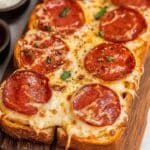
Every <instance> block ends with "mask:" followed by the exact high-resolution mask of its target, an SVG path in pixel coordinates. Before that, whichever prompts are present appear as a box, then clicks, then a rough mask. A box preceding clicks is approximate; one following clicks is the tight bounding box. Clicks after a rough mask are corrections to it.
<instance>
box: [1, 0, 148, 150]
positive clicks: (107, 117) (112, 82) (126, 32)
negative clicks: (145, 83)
mask: <svg viewBox="0 0 150 150" xmlns="http://www.w3.org/2000/svg"><path fill="white" fill-rule="evenodd" d="M137 6H138V7H137ZM149 14H150V13H149V3H148V1H147V0H144V1H134V2H130V1H122V2H121V1H119V0H118V1H115V0H112V1H109V0H108V1H103V0H93V1H89V0H82V1H81V0H78V1H75V0H63V1H60V0H49V1H47V0H46V1H44V2H43V3H42V4H39V5H37V6H36V8H35V9H34V10H33V13H32V15H31V18H30V20H29V25H28V31H27V32H26V34H25V35H24V36H23V37H22V38H21V39H20V40H19V41H18V42H17V44H16V48H15V50H14V60H15V64H16V66H17V67H18V68H19V69H21V70H23V71H21V72H19V71H17V72H19V74H24V72H25V74H26V73H27V74H34V76H37V74H38V76H43V77H42V78H47V79H46V80H48V81H49V83H48V85H47V87H48V86H49V88H50V91H51V93H52V96H50V95H49V98H48V99H47V100H46V101H45V103H42V104H40V105H39V104H38V105H37V101H39V102H40V101H41V100H43V96H42V97H41V96H40V95H39V96H38V97H40V98H41V99H39V98H38V97H37V96H36V95H35V94H34V92H35V91H34V88H35V89H36V88H37V87H38V85H37V84H36V85H33V88H31V91H30V90H29V91H28V90H27V91H26V89H25V90H23V91H26V92H29V93H30V96H33V100H32V99H31V102H32V101H35V102H36V104H34V105H35V107H36V108H37V109H38V111H37V112H36V113H35V114H36V116H38V117H39V112H40V110H41V108H42V110H43V111H46V112H44V113H42V114H43V116H46V117H41V121H40V122H42V123H43V124H42V125H38V121H37V119H35V118H37V117H35V118H34V117H33V116H32V115H33V114H32V113H31V112H32V111H31V110H30V111H29V112H28V113H29V114H26V113H27V112H24V111H22V110H21V111H20V109H18V106H14V105H13V108H12V107H10V104H11V101H12V102H13V101H14V100H13V99H10V100H9V101H8V104H9V105H7V104H5V101H7V98H9V97H8V96H9V93H10V92H8V95H6V94H3V98H2V101H3V103H4V104H5V105H6V107H8V108H9V109H13V110H15V111H17V112H19V113H25V114H26V115H31V118H32V119H33V120H34V124H33V122H32V121H31V122H30V121H29V122H30V125H32V126H33V127H34V129H35V128H36V131H37V128H40V129H45V128H46V129H47V128H48V129H50V132H49V134H48V135H49V136H47V137H49V138H50V137H52V138H53V137H54V136H53V133H54V130H55V127H57V137H56V139H57V144H58V146H60V147H64V146H66V149H69V148H73V149H83V150H84V149H86V150H88V149H89V150H90V149H91V150H92V149H104V148H106V149H108V150H109V149H111V148H112V147H111V145H112V144H113V143H117V141H118V139H119V138H120V137H121V136H122V133H123V132H124V130H125V128H126V126H127V122H128V116H129V114H130V107H131V105H132V101H133V99H134V97H135V91H136V90H137V89H138V88H139V82H140V78H141V76H142V74H143V72H144V68H143V65H144V60H145V58H146V56H147V52H148V49H149V47H150V45H149V44H150V42H149V38H150V15H149ZM17 72H16V73H14V75H15V74H17ZM39 74H40V75H39ZM12 76H13V75H12ZM22 76H23V78H24V77H25V75H22ZM10 78H11V76H10V77H9V78H8V80H10ZM27 79H28V78H25V79H24V80H25V81H24V80H23V81H24V82H23V84H24V83H26V82H27V83H28V80H27ZM18 80H19V79H18ZM33 81H34V80H33ZM7 82H8V81H7ZM20 82H21V83H22V80H21V79H20ZM40 82H41V81H40ZM40 82H39V83H40ZM17 83H18V82H17ZM37 83H38V81H37ZM14 84H16V81H14ZM28 84H29V83H28ZM17 85H18V84H17ZM44 85H45V84H44ZM41 86H42V87H43V84H42V85H40V87H41ZM2 87H3V86H2ZM4 87H5V88H4V89H7V88H6V87H7V86H6V85H5V86H4ZM12 89H14V87H12ZM46 89H47V88H46ZM32 90H33V91H32ZM4 91H5V90H3V93H5V92H4ZM21 92H22V91H20V92H18V93H21ZM38 92H39V93H41V95H42V94H44V95H47V94H46V93H49V92H46V93H45V92H44V93H43V92H41V90H39V91H38ZM32 94H33V95H32ZM20 97H22V96H20ZM20 97H19V100H20V101H21V102H22V103H23V104H24V105H25V103H26V102H25V101H27V99H26V97H25V98H23V100H21V99H20ZM34 97H37V99H38V100H37V101H36V100H34ZM44 97H45V96H44ZM14 102H15V101H14ZM27 102H28V101H27ZM1 103H2V102H1ZM24 105H23V106H22V107H24ZM34 105H33V106H34ZM25 106H26V105H25ZM0 110H1V111H2V113H3V110H2V108H0ZM24 110H27V108H26V109H24ZM9 111H10V110H9ZM33 112H34V111H33ZM30 113H31V114H30ZM4 114H5V113H4ZM14 118H15V120H16V117H14ZM21 118H22V119H23V118H24V116H22V117H21ZM32 119H31V120H32ZM42 119H43V120H42ZM1 120H2V119H1ZM10 126H11V125H10ZM3 128H4V129H5V130H6V132H8V131H9V130H8V129H9V128H8V127H7V125H5V124H4V125H3ZM17 128H19V127H18V126H17V127H16V129H17ZM22 129H23V128H22ZM13 131H14V132H13ZM26 131H27V130H26ZM40 131H41V130H40ZM13 133H14V134H13ZM15 133H16V136H17V135H18V136H17V137H20V138H24V135H19V133H17V132H16V131H15V127H14V128H13V129H12V134H13V135H14V136H15ZM27 134H28V132H27ZM39 135H40V134H39ZM26 136H27V137H28V135H26ZM29 137H31V136H30V135H29ZM52 138H50V139H51V140H50V141H52ZM32 139H33V140H34V139H35V140H37V139H40V137H39V138H38V137H36V136H34V137H33V138H32ZM45 140H46V139H45ZM39 141H41V142H45V141H42V139H41V140H39ZM45 143H47V142H45Z"/></svg>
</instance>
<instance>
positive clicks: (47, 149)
mask: <svg viewBox="0 0 150 150" xmlns="http://www.w3.org/2000/svg"><path fill="white" fill-rule="evenodd" d="M13 70H14V68H13V61H12V60H11V61H10V64H9V65H8V68H7V70H6V72H5V74H4V78H7V76H8V75H9V74H10V73H11V72H13ZM149 75H150V53H149V55H148V57H147V59H146V62H145V72H144V75H143V77H142V79H141V82H140V89H139V90H138V91H137V96H136V97H135V99H134V101H133V104H132V108H131V113H130V116H129V122H128V127H127V129H126V131H125V132H124V135H123V136H122V138H121V139H120V140H119V141H117V142H116V143H114V145H113V146H112V145H111V148H110V150H140V145H141V141H142V138H143V134H144V130H145V127H146V123H147V114H148V110H149V107H150V76H149ZM4 78H3V79H4ZM55 142H56V141H54V144H53V145H44V144H38V143H33V142H29V141H22V140H15V139H13V138H11V137H9V136H7V135H6V134H4V133H3V132H1V131H0V149H1V150H56V149H57V150H63V149H60V148H55ZM103 150H105V149H103Z"/></svg>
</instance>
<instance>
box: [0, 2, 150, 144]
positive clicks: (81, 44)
mask: <svg viewBox="0 0 150 150" xmlns="http://www.w3.org/2000/svg"><path fill="white" fill-rule="evenodd" d="M79 3H80V5H81V7H82V8H83V10H84V13H85V17H86V23H85V24H84V26H83V27H82V28H80V29H78V30H77V31H76V32H75V33H74V34H73V35H69V36H66V37H63V38H62V39H63V40H64V41H65V42H66V43H67V45H68V46H69V48H70V52H69V53H68V54H67V56H66V57H67V59H68V60H70V62H71V65H68V66H63V67H62V68H60V69H58V70H57V71H55V72H54V73H52V74H49V75H47V76H48V77H49V79H50V85H51V86H52V85H61V86H62V85H63V86H66V88H65V89H64V91H63V92H61V91H54V90H53V95H52V98H51V100H50V101H49V102H48V103H47V104H45V105H39V106H38V107H39V112H38V114H36V115H34V116H31V117H28V116H25V115H21V114H19V113H17V112H14V111H12V110H8V109H7V108H5V106H4V105H3V104H2V102H1V104H0V107H1V110H2V111H3V113H5V117H7V118H9V119H11V120H15V121H17V122H18V121H19V122H21V123H24V124H28V125H30V126H31V127H33V128H34V129H35V130H36V131H38V129H44V128H48V127H53V126H61V127H62V128H64V129H65V131H66V132H67V134H68V135H69V137H70V138H69V139H71V136H73V135H75V136H77V137H85V138H87V137H91V136H93V137H95V138H96V139H99V140H100V139H101V138H104V135H106V133H109V132H110V131H112V130H114V131H117V129H118V128H120V126H121V124H124V123H125V122H126V120H128V116H127V101H126V100H125V99H123V97H122V93H124V92H127V93H129V94H131V95H132V96H133V97H134V95H135V89H133V88H130V87H126V85H125V82H129V83H132V84H133V85H134V84H136V82H137V81H138V83H139V80H140V77H141V75H142V73H143V72H142V71H141V69H142V65H141V64H140V65H139V63H138V59H137V58H138V56H137V53H136V51H135V50H136V49H137V48H139V47H141V46H142V45H143V42H144V41H147V40H148V37H150V35H149V34H150V10H147V11H141V13H143V15H144V16H146V19H147V22H148V24H149V26H148V29H147V30H148V31H147V32H145V33H143V34H142V35H141V36H140V37H139V38H137V39H136V40H134V41H131V42H128V43H127V44H126V45H125V46H126V47H128V48H129V49H130V50H131V52H132V53H133V54H134V56H135V58H136V61H137V66H136V68H135V69H134V71H133V72H132V73H131V74H130V75H128V76H127V77H126V78H124V79H122V80H119V81H114V82H110V83H109V82H104V81H101V80H99V79H97V78H94V77H93V76H92V75H91V74H89V73H87V71H86V70H85V68H84V65H83V63H84V57H85V55H86V54H87V53H88V52H89V51H90V50H91V49H92V48H93V47H95V46H96V45H98V44H100V43H103V42H105V41H104V39H103V38H101V37H98V36H96V33H97V32H98V29H99V21H96V20H94V15H95V14H96V13H97V12H98V11H99V9H100V8H101V7H103V6H104V5H106V6H110V4H109V3H108V2H106V3H105V2H104V1H103V0H83V1H79ZM114 8H115V7H114V6H112V7H109V9H108V11H109V10H112V9H114ZM64 70H67V71H70V72H71V78H69V79H68V80H66V81H63V80H61V79H60V76H61V74H62V73H63V71H64ZM79 76H83V77H84V78H83V79H82V80H81V79H79ZM90 83H101V84H103V85H105V86H108V87H110V88H111V89H113V90H114V91H115V92H116V93H117V94H118V96H119V98H120V104H121V114H120V116H119V117H118V119H117V120H116V121H115V123H114V124H113V125H111V126H106V127H100V128H98V127H93V126H90V125H87V124H86V123H84V122H82V121H80V120H78V119H77V118H76V117H75V116H74V114H73V111H72V106H71V101H70V99H69V98H68V97H69V96H70V95H72V94H73V93H74V92H75V91H77V90H78V89H79V88H81V87H82V86H84V85H86V84H90ZM137 86H138V85H137ZM106 139H107V138H106ZM68 143H69V141H68Z"/></svg>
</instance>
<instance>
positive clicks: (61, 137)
mask: <svg viewBox="0 0 150 150" xmlns="http://www.w3.org/2000/svg"><path fill="white" fill-rule="evenodd" d="M117 142H118V141H117V140H115V141H114V142H113V143H110V144H107V145H102V144H101V145H99V144H98V143H97V144H93V143H91V142H90V141H84V140H81V139H79V138H74V137H73V138H72V140H71V143H70V146H69V148H71V149H75V150H104V149H105V150H113V149H115V145H116V144H117ZM66 144H67V136H66V133H65V131H64V130H63V129H62V128H58V129H57V146H58V147H65V146H66Z"/></svg>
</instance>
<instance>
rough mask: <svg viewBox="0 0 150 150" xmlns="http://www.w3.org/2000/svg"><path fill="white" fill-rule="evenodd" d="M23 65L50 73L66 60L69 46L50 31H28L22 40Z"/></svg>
mask: <svg viewBox="0 0 150 150" xmlns="http://www.w3.org/2000/svg"><path fill="white" fill-rule="evenodd" d="M19 44H20V47H21V52H20V64H21V67H25V68H27V69H31V70H33V71H35V72H40V73H42V74H48V73H51V72H53V71H55V70H56V69H58V68H59V67H60V66H61V65H63V64H64V63H65V62H66V55H67V53H68V51H69V48H68V46H67V45H66V44H65V42H63V41H62V40H61V39H59V38H57V37H55V36H53V35H51V34H50V33H47V32H43V31H37V32H33V33H30V32H29V33H28V34H27V35H26V36H25V38H24V39H22V40H21V41H20V42H19Z"/></svg>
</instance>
